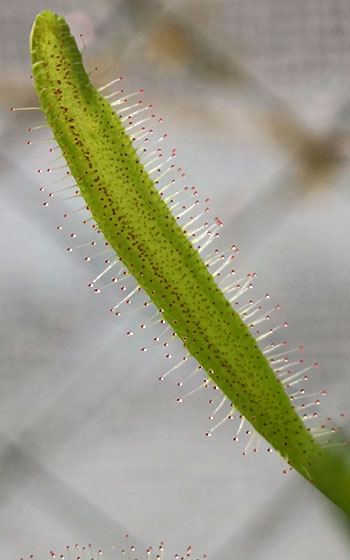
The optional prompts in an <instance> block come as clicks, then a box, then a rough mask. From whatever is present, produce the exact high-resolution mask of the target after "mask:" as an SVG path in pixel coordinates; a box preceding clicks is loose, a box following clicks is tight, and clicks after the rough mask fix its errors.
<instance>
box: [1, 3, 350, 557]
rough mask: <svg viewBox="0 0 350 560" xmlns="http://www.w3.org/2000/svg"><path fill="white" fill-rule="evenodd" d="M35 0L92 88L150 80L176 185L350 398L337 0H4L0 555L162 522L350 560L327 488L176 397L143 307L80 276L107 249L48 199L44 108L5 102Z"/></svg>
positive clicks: (196, 404)
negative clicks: (63, 27) (73, 249)
mask: <svg viewBox="0 0 350 560" xmlns="http://www.w3.org/2000/svg"><path fill="white" fill-rule="evenodd" d="M46 8H47V9H51V10H53V11H55V12H57V13H58V14H60V15H63V16H65V17H66V18H67V20H68V21H69V23H70V24H71V29H72V31H73V33H75V35H76V36H77V37H78V36H79V34H81V33H82V34H83V37H84V42H85V45H86V49H85V53H84V59H85V62H86V65H87V67H88V69H90V70H92V80H93V82H94V83H95V84H96V85H97V86H100V85H103V84H104V83H106V82H108V81H109V80H111V79H113V78H115V77H117V76H119V75H122V76H124V83H123V87H124V88H125V91H129V92H132V91H135V90H138V89H140V88H144V89H145V91H146V94H145V98H146V99H147V100H148V102H150V103H152V104H153V105H154V108H155V111H156V112H157V114H159V115H160V116H162V117H164V120H165V123H164V125H163V128H164V131H166V132H167V133H168V135H169V138H170V141H169V149H171V148H173V147H174V146H175V147H177V149H178V162H179V164H180V165H181V166H182V167H183V169H184V170H185V171H186V173H187V180H188V182H189V184H191V185H196V186H198V189H199V193H200V195H201V198H202V199H205V198H206V197H210V199H211V207H212V216H213V217H214V216H216V215H219V217H220V218H221V220H222V221H223V222H224V226H225V227H224V228H223V231H222V234H221V237H222V240H221V244H220V246H222V247H225V246H226V245H229V244H231V243H235V244H236V245H237V246H238V247H239V248H240V250H241V252H240V258H239V263H240V264H239V270H240V271H242V272H243V273H246V272H254V271H256V272H257V273H258V275H259V278H258V280H257V287H256V297H257V294H259V293H262V294H264V293H266V292H267V291H268V292H270V293H271V294H272V296H273V301H274V302H275V303H280V304H281V307H282V310H281V311H280V316H281V318H280V319H277V321H280V322H281V321H284V320H287V321H288V323H289V329H288V332H287V333H285V332H283V337H286V336H287V339H288V342H289V347H290V348H293V347H294V346H298V345H299V344H304V345H305V347H306V349H305V351H304V360H305V361H306V362H310V363H312V362H314V361H315V360H317V361H318V362H319V363H320V368H318V371H317V374H315V375H314V376H313V379H312V380H311V381H310V383H309V387H311V392H312V391H313V390H315V391H316V392H317V391H320V390H321V389H326V390H327V391H328V397H327V399H326V402H325V403H324V404H323V409H324V410H325V412H327V414H329V415H331V416H332V417H334V418H335V419H336V421H337V423H339V424H340V425H342V426H343V427H344V429H348V430H349V427H350V424H349V415H348V416H345V418H344V419H341V418H339V414H340V413H341V412H345V413H346V412H349V396H350V379H349V366H348V364H349V357H350V350H349V335H350V327H349V312H350V298H349V290H348V286H349V280H350V259H349V249H350V247H349V210H350V197H349V171H350V165H349V156H350V142H349V140H350V136H349V130H350V89H349V71H350V5H349V2H348V1H347V0H332V2H329V1H328V0H317V1H316V0H294V2H287V1H283V0H231V1H230V0H216V1H215V2H213V1H210V0H186V1H185V0H158V1H156V0H99V1H98V2H97V1H89V0H84V1H83V0H76V1H72V0H70V1H69V0H66V1H63V0H57V1H51V0H46V1H45V2H43V1H39V0H26V1H24V0H18V1H17V2H15V3H14V2H5V1H4V0H2V2H1V22H0V26H1V37H2V42H1V43H2V45H1V46H2V48H1V53H0V57H1V73H0V80H1V88H0V102H1V109H2V111H1V122H0V125H1V140H2V142H1V159H2V163H1V167H2V171H3V173H2V177H3V178H2V184H1V190H0V197H1V207H2V211H3V213H2V219H1V225H0V227H1V230H2V233H1V239H2V243H1V251H2V258H3V261H2V262H3V265H2V273H1V276H0V283H1V284H0V287H1V296H2V297H1V303H0V305H1V315H2V321H1V326H0V329H1V337H0V345H1V376H0V384H1V391H0V399H1V405H0V473H1V476H0V558H4V559H5V558H6V559H7V560H9V559H11V560H16V559H17V558H19V557H21V556H26V557H28V555H29V554H31V553H32V554H35V555H36V557H37V558H47V557H48V556H49V554H48V552H49V550H51V549H53V550H56V551H57V552H60V551H63V549H64V547H65V545H67V544H71V545H73V544H74V543H76V542H80V543H81V544H86V543H88V542H92V543H94V545H96V548H103V550H104V553H105V556H106V557H108V558H110V557H117V555H115V553H113V552H112V551H111V548H112V546H113V543H114V542H115V541H119V540H120V539H123V535H124V534H125V533H126V532H128V533H130V534H131V535H132V541H133V543H134V544H136V545H138V551H139V557H140V556H141V551H143V550H144V549H145V547H146V546H148V545H150V544H153V545H154V546H156V545H157V544H158V543H159V542H160V541H161V540H164V541H165V547H166V554H167V557H168V558H169V557H172V556H173V554H175V553H179V554H180V553H183V552H184V551H185V550H186V548H187V546H188V545H192V546H193V548H194V551H195V552H194V554H195V556H196V557H197V556H199V555H202V554H204V553H206V554H207V555H208V557H209V558H211V559H215V558H220V559H221V560H225V559H230V560H233V559H235V560H236V559H237V560H240V559H243V558H244V559H250V560H262V559H264V560H265V559H269V560H274V559H276V560H277V559H279V558H283V559H284V560H294V559H298V560H304V559H305V560H306V559H310V558H317V559H318V560H326V559H329V558H336V559H343V558H344V559H345V558H347V557H348V555H349V550H350V541H349V534H348V529H346V528H345V527H344V526H343V524H342V520H341V518H339V517H338V512H337V510H336V508H335V507H333V506H332V505H331V504H330V503H328V501H327V500H326V499H325V498H324V497H323V496H321V495H320V494H319V493H318V492H317V491H315V490H314V489H313V488H311V485H308V484H307V483H306V482H305V481H304V480H302V479H301V477H299V475H297V474H295V473H289V474H288V475H287V476H284V475H283V474H282V469H283V466H282V463H281V461H280V460H279V458H278V456H277V454H273V455H270V454H267V453H266V451H265V447H266V446H265V444H264V443H262V445H261V446H260V448H261V452H260V453H258V454H254V453H250V454H248V456H247V457H242V450H243V448H244V444H243V447H240V446H235V445H233V444H232V435H233V434H232V433H231V427H230V426H226V425H225V426H224V427H223V428H222V429H220V430H218V431H216V432H215V435H214V436H213V437H212V438H205V437H204V433H205V432H206V431H207V429H208V414H209V413H210V408H209V404H208V398H207V395H206V394H204V395H203V394H202V393H203V391H200V392H198V393H197V394H196V395H194V396H193V397H192V398H190V399H185V401H184V403H183V406H180V407H179V406H178V405H177V404H176V397H178V396H179V389H178V387H177V384H176V383H177V381H178V379H179V377H181V376H180V374H174V376H169V378H168V379H167V381H166V382H164V383H159V382H158V381H157V379H158V377H159V376H160V375H161V374H162V373H164V372H165V371H166V370H167V369H168V367H169V363H168V361H167V360H166V359H165V358H164V349H163V350H162V349H152V350H150V351H149V352H148V353H147V354H146V355H144V354H143V353H142V352H139V348H141V347H142V346H147V345H148V344H149V341H150V340H152V337H153V336H154V334H153V333H154V331H153V329H154V328H156V327H152V326H151V325H150V324H149V325H148V328H147V329H139V328H138V327H139V325H140V324H141V323H143V322H145V317H146V318H148V320H149V316H148V317H147V314H146V312H145V311H142V310H141V311H140V310H138V309H135V310H134V311H129V310H123V313H122V316H121V317H120V318H118V319H117V318H116V317H114V316H113V315H112V314H111V313H108V309H109V307H111V304H113V303H115V298H116V294H115V293H114V294H113V290H112V291H111V290H110V289H106V290H105V291H103V292H102V294H101V295H100V296H98V297H93V296H92V295H91V291H89V289H88V288H87V284H88V282H89V281H90V280H91V279H92V278H93V277H94V276H96V274H98V272H100V271H101V263H99V262H98V260H94V261H91V262H90V263H88V264H87V263H86V262H84V258H83V256H84V255H81V254H80V255H76V254H73V255H70V254H68V253H67V251H66V247H67V246H68V245H69V244H70V241H69V233H68V232H67V231H66V230H63V231H62V232H61V231H57V230H56V226H57V225H58V224H60V222H61V221H62V215H63V213H64V212H65V211H66V208H67V207H68V208H69V204H70V202H69V201H67V203H62V204H61V203H57V204H52V205H51V207H50V208H49V209H45V208H43V206H42V202H43V198H42V196H41V193H40V192H39V187H41V186H42V185H43V184H44V185H45V182H47V181H48V179H47V176H44V177H43V176H41V175H38V174H37V169H38V168H43V169H45V168H46V167H48V162H49V160H50V158H51V159H52V156H51V155H50V154H49V151H48V144H47V143H45V142H43V143H38V144H33V145H32V146H30V147H29V148H28V146H27V141H28V140H29V139H30V140H35V139H39V138H44V137H45V134H42V131H37V136H34V133H32V136H30V135H29V134H28V132H27V128H28V127H31V126H35V125H36V124H38V123H40V122H42V119H40V116H37V115H36V114H35V113H29V112H23V113H22V112H21V113H20V112H18V113H10V111H9V107H11V106H20V107H25V106H31V105H33V104H34V105H36V104H37V101H36V98H35V94H34V91H33V88H32V83H31V80H30V72H31V70H30V60H29V52H28V39H29V33H30V28H31V25H32V22H33V20H34V17H35V15H36V14H37V13H38V12H40V11H41V10H42V9H46ZM94 68H97V70H94ZM44 175H45V174H44ZM51 179H52V177H51V176H50V180H51ZM66 204H67V206H66ZM135 307H137V306H135ZM129 329H130V330H133V331H134V333H135V335H134V337H127V336H125V333H126V331H127V330H129ZM170 346H171V345H170ZM172 351H173V353H175V356H178V357H179V356H180V357H181V351H180V350H179V349H176V345H174V348H173V350H172ZM174 359H175V360H176V357H175V358H174ZM172 363H175V362H172ZM338 420H339V421H338Z"/></svg>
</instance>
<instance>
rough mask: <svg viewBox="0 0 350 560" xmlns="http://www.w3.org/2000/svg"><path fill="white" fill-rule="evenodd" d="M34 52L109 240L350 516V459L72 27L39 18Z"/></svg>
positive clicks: (259, 422) (205, 360)
mask: <svg viewBox="0 0 350 560" xmlns="http://www.w3.org/2000/svg"><path fill="white" fill-rule="evenodd" d="M30 49H31V56H32V66H33V76H34V83H35V88H36V91H37V93H38V96H39V100H40V104H41V108H42V111H43V113H44V114H45V117H46V119H47V123H48V125H49V126H50V128H51V129H52V132H53V134H54V137H55V139H56V141H57V143H58V145H59V147H60V148H61V150H62V153H63V155H64V157H65V158H66V161H67V164H68V165H69V168H70V173H71V175H72V176H73V177H74V179H75V181H76V184H77V185H78V187H79V191H80V194H81V195H82V197H83V198H84V199H85V201H86V204H87V206H88V208H89V210H90V212H91V214H92V216H93V218H94V220H95V221H96V223H97V224H98V227H99V228H100V230H101V231H102V234H103V236H104V238H105V240H106V241H107V242H108V244H109V245H110V247H112V248H113V250H114V251H115V253H116V255H117V256H118V257H119V259H120V260H121V261H122V262H123V264H124V265H125V267H126V268H127V269H128V270H129V271H130V273H131V274H132V275H133V276H134V278H135V279H136V281H137V283H138V286H140V287H141V288H142V289H143V290H144V291H145V292H146V293H147V294H148V295H149V297H150V298H151V300H152V302H153V303H154V304H155V305H156V307H157V308H158V309H159V310H161V312H162V315H163V317H164V319H165V320H166V321H167V322H168V323H169V325H171V327H172V328H173V329H174V331H175V332H176V334H177V336H178V337H179V338H180V339H181V341H182V342H183V344H184V345H185V346H186V348H187V351H188V352H189V354H190V355H191V356H193V357H194V358H195V359H196V360H197V362H198V363H199V364H200V366H201V367H202V368H203V369H204V370H205V371H206V372H207V375H208V376H209V378H210V380H211V381H212V382H213V383H215V385H216V386H217V387H219V388H220V389H221V391H222V392H223V393H224V395H226V397H227V398H228V399H229V401H230V402H232V403H233V404H234V406H235V407H236V408H237V409H238V410H239V412H240V414H242V415H243V416H244V417H245V418H246V419H247V420H248V421H249V422H250V423H251V425H252V426H253V428H254V429H255V430H256V431H257V432H258V433H259V434H260V435H261V436H262V437H263V438H265V439H266V440H267V441H268V442H269V443H270V444H271V446H273V447H274V448H275V449H276V450H277V451H278V452H279V453H280V455H281V456H282V457H283V458H284V459H285V460H286V461H287V462H288V464H289V465H290V466H292V467H293V468H294V469H296V470H297V471H298V472H299V473H300V474H301V475H302V476H303V477H305V478H306V479H307V480H309V481H310V482H312V483H313V484H314V485H315V486H316V487H317V488H318V489H319V490H321V491H322V492H323V493H324V494H325V495H326V496H328V498H329V499H330V500H332V501H333V502H334V503H335V504H337V505H338V506H339V507H340V508H341V509H343V510H344V511H345V512H346V513H348V514H349V513H350V466H349V463H348V461H347V459H346V456H345V454H343V453H340V452H339V451H338V450H337V448H336V447H334V448H329V447H328V448H326V447H322V445H320V443H319V442H318V441H317V438H316V437H314V436H313V432H312V431H310V430H309V429H307V428H306V426H305V423H304V422H303V420H302V419H301V418H300V416H299V414H298V413H297V411H296V410H295V408H294V407H293V406H292V404H291V400H290V396H289V395H288V394H287V393H286V391H285V388H284V385H283V383H281V380H280V379H278V378H277V376H276V374H275V372H274V371H273V369H272V368H271V365H270V364H271V362H270V361H269V360H268V359H267V358H266V356H265V355H264V353H263V352H262V351H261V350H260V349H259V347H258V344H257V341H256V340H255V338H254V337H253V336H252V334H251V333H250V330H249V328H248V326H247V324H246V323H245V322H244V321H243V319H242V318H241V316H240V315H239V313H237V312H236V311H235V310H234V309H233V307H232V305H231V302H230V301H229V299H227V298H226V297H225V294H224V293H223V291H222V290H221V289H220V287H219V286H218V284H217V283H216V282H215V280H214V278H213V276H212V274H211V273H210V271H209V270H208V266H207V265H206V264H205V263H204V262H203V260H202V259H201V256H200V254H199V252H198V251H197V250H196V249H195V248H194V247H193V245H192V243H191V242H190V240H189V239H188V237H187V235H186V233H185V232H184V231H183V229H182V228H181V227H180V226H179V225H178V223H177V221H176V219H175V217H174V216H173V215H172V213H171V212H170V210H169V208H168V206H167V204H166V203H165V202H164V200H163V199H162V198H161V196H160V194H159V192H158V190H157V188H156V185H155V182H154V181H153V179H152V178H151V177H150V175H149V174H148V173H147V172H146V169H145V166H144V165H143V163H142V161H140V157H139V154H138V152H137V151H136V149H135V147H134V145H133V142H132V138H131V137H130V136H129V135H128V134H127V131H126V129H125V127H124V126H123V123H122V122H121V120H120V119H119V118H118V116H117V114H116V113H115V111H114V109H113V107H112V106H111V105H110V104H109V103H108V101H107V100H106V99H105V98H104V97H103V96H102V95H101V94H100V93H99V91H97V90H96V89H95V88H94V87H93V85H92V84H91V82H90V79H89V76H88V74H87V73H86V71H85V69H84V66H83V63H82V57H81V53H80V51H79V49H78V47H77V45H76V42H75V39H74V38H73V37H72V36H71V34H70V30H69V27H68V25H67V24H66V22H65V20H64V19H63V18H61V17H58V16H57V15H55V14H54V13H52V12H50V11H44V12H42V13H41V14H39V15H38V16H37V18H36V20H35V23H34V26H33V29H32V33H31V39H30Z"/></svg>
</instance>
